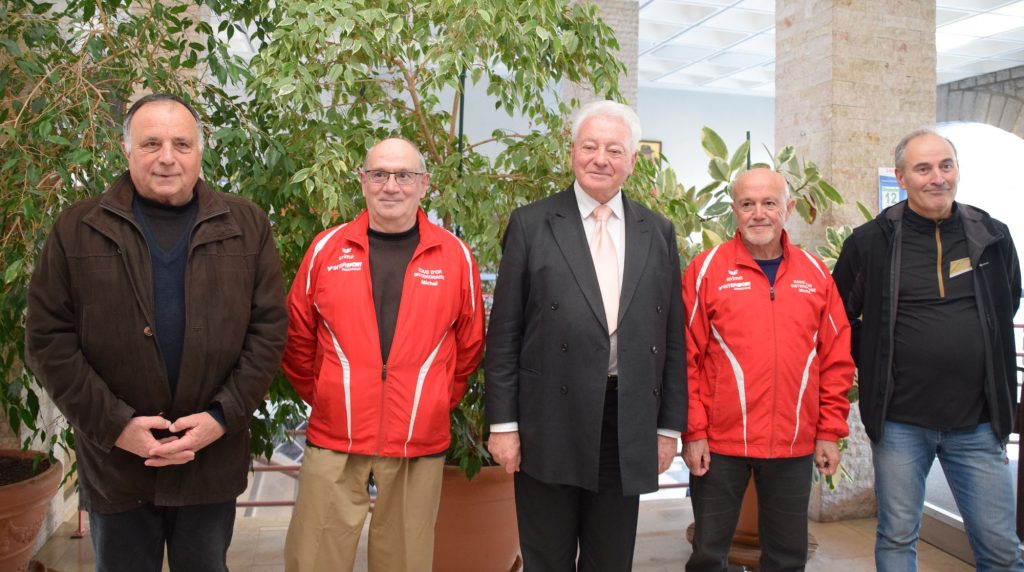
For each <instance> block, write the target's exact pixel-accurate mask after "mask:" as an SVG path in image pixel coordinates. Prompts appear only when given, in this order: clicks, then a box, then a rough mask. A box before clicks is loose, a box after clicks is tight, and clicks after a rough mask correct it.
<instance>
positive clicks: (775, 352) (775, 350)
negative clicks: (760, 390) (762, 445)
mask: <svg viewBox="0 0 1024 572" xmlns="http://www.w3.org/2000/svg"><path fill="white" fill-rule="evenodd" d="M779 270H781V264H780V268H779V269H777V270H776V271H775V280H776V281H778V279H779V272H778V271H779ZM765 278H766V279H767V278H768V277H767V276H765ZM768 295H769V298H770V302H771V307H772V356H773V358H774V359H773V361H774V363H773V364H772V416H771V419H775V418H776V417H775V415H776V410H777V409H778V403H779V379H778V377H779V336H778V331H777V328H776V319H775V285H774V284H769V285H768ZM774 449H775V423H774V422H772V423H771V428H770V429H769V431H768V458H769V459H774V458H775V451H774Z"/></svg>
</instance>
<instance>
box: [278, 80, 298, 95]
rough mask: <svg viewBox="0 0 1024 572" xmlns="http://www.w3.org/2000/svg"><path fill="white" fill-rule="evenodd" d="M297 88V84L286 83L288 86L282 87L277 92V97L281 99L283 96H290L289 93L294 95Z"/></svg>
mask: <svg viewBox="0 0 1024 572" xmlns="http://www.w3.org/2000/svg"><path fill="white" fill-rule="evenodd" d="M295 87H296V86H295V82H291V83H286V84H284V85H282V86H281V87H280V89H278V90H277V96H278V97H281V96H284V95H288V94H289V93H292V92H293V91H295Z"/></svg>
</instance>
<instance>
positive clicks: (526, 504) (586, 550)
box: [515, 386, 640, 572]
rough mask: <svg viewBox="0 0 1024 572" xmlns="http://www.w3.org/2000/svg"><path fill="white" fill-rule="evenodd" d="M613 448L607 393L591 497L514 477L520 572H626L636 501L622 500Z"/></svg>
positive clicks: (614, 419) (612, 406)
mask: <svg viewBox="0 0 1024 572" xmlns="http://www.w3.org/2000/svg"><path fill="white" fill-rule="evenodd" d="M610 387H613V386H610ZM618 443H619V432H618V394H617V393H616V392H615V391H613V390H610V391H608V392H606V393H605V407H604V419H603V420H602V427H601V456H600V461H599V469H598V491H597V492H594V491H589V490H587V489H583V488H580V487H577V486H572V485H560V484H551V483H544V482H541V481H538V480H537V479H534V478H533V477H531V476H529V475H527V474H526V473H523V472H518V473H516V474H515V491H516V513H517V515H518V520H519V545H520V548H521V549H522V552H523V568H524V569H525V570H529V571H530V572H571V571H575V570H579V571H580V572H629V570H631V569H632V567H633V548H634V546H635V544H636V524H637V514H638V512H639V509H640V496H639V495H628V496H623V494H622V477H621V473H620V470H619V445H618ZM577 555H578V559H577Z"/></svg>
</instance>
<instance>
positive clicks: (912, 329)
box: [864, 208, 988, 430]
mask: <svg viewBox="0 0 1024 572" xmlns="http://www.w3.org/2000/svg"><path fill="white" fill-rule="evenodd" d="M899 270H900V287H899V307H898V309H897V316H896V328H895V337H894V343H895V346H894V352H893V375H894V379H895V387H894V391H893V395H892V400H891V401H890V404H889V411H888V414H887V419H889V420H890V421H897V422H900V423H908V424H911V425H917V426H920V427H927V428H931V429H940V430H952V429H961V428H966V427H973V426H975V425H977V424H978V423H982V422H985V421H987V420H988V410H987V408H986V405H985V391H984V380H985V357H984V356H985V347H984V344H983V342H982V331H981V321H980V318H979V314H978V306H977V303H976V302H975V299H974V275H973V274H972V272H974V270H973V269H972V268H971V262H970V258H969V255H968V250H967V237H966V236H965V235H964V229H963V224H962V223H961V221H960V215H959V212H958V211H956V210H954V212H953V215H952V216H951V217H950V218H948V219H946V220H943V221H940V222H938V223H936V222H935V221H933V220H929V219H926V218H924V217H921V216H919V215H918V214H917V213H915V212H913V211H912V210H911V209H909V208H908V209H907V210H906V215H905V216H904V219H903V242H902V254H901V260H900V269H899ZM864 335H870V333H868V332H865V334H864Z"/></svg>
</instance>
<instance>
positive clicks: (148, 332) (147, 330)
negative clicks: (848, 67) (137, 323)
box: [142, 326, 153, 338]
mask: <svg viewBox="0 0 1024 572" xmlns="http://www.w3.org/2000/svg"><path fill="white" fill-rule="evenodd" d="M142 335H144V336H146V337H147V338H152V337H153V328H151V327H149V326H146V327H145V328H142Z"/></svg>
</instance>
